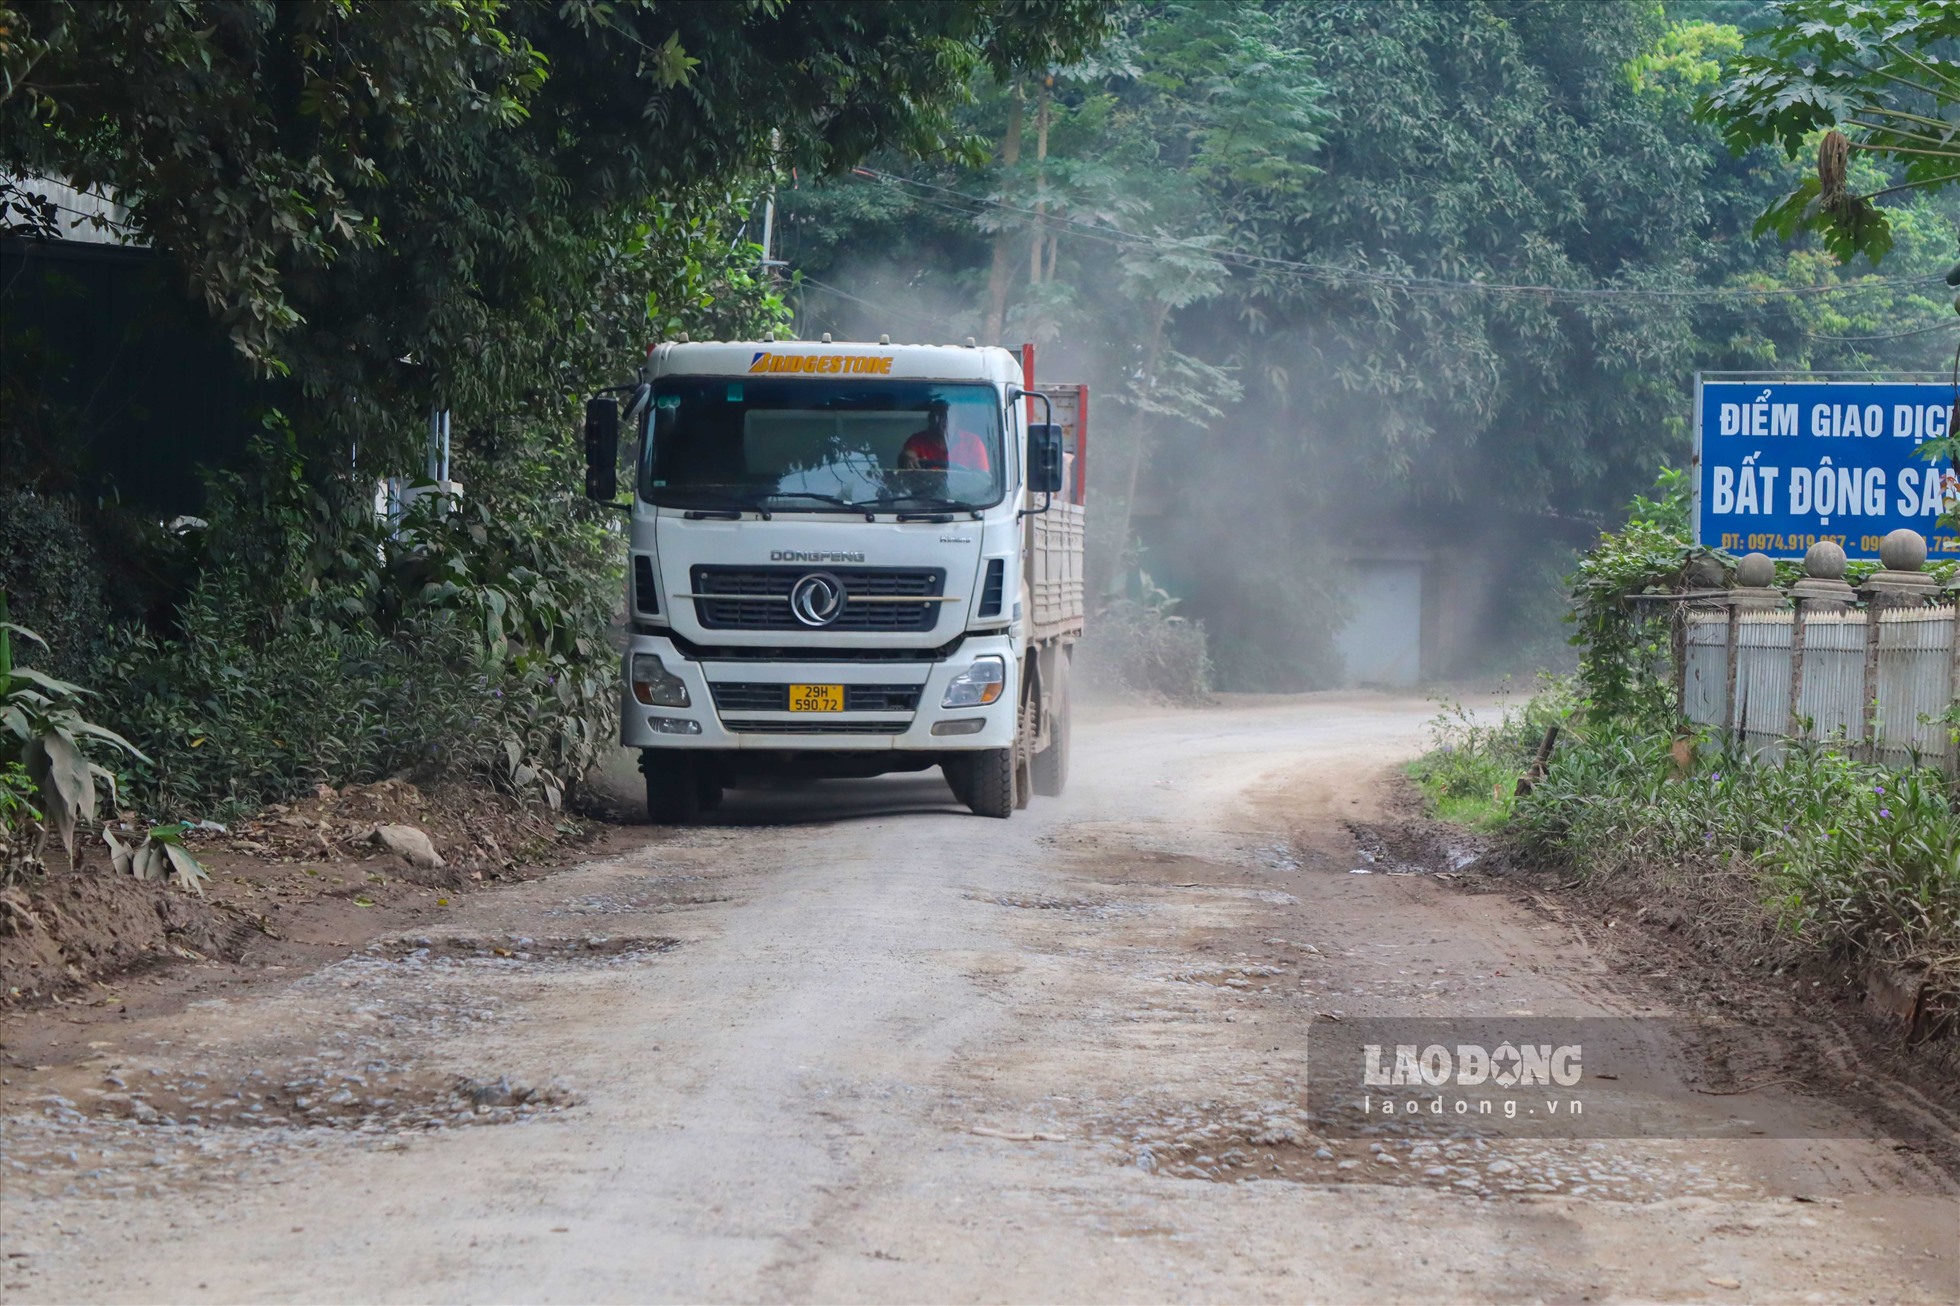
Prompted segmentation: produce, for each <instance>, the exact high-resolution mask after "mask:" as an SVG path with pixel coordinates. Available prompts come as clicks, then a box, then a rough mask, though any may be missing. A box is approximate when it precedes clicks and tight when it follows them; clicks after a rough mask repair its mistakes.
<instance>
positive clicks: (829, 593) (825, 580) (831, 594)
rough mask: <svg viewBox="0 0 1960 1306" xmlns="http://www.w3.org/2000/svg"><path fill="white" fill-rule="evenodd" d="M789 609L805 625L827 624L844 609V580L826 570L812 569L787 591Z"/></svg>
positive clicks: (835, 618)
mask: <svg viewBox="0 0 1960 1306" xmlns="http://www.w3.org/2000/svg"><path fill="white" fill-rule="evenodd" d="M789 610H790V611H791V612H793V613H795V614H796V619H797V620H798V621H800V622H802V623H803V624H804V625H806V626H828V625H829V624H830V623H831V622H833V621H835V620H837V618H838V617H839V616H840V615H841V614H842V613H843V611H844V582H843V581H841V580H839V579H837V577H835V576H833V575H831V574H830V573H829V572H827V571H813V572H811V573H810V574H809V575H808V576H805V577H804V578H803V579H801V580H799V581H797V582H796V584H795V585H793V586H791V587H790V591H789Z"/></svg>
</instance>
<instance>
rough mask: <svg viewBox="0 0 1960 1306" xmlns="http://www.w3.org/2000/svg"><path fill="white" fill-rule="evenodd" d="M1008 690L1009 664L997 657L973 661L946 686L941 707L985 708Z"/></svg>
mask: <svg viewBox="0 0 1960 1306" xmlns="http://www.w3.org/2000/svg"><path fill="white" fill-rule="evenodd" d="M1005 688H1007V663H1005V662H1004V661H1002V660H1001V659H999V658H997V657H983V658H975V659H973V665H972V666H970V667H968V668H967V669H966V670H964V671H962V672H960V674H959V675H957V676H954V677H953V683H952V684H950V685H948V686H946V697H945V699H944V701H942V702H941V703H940V704H939V706H941V707H985V706H986V705H987V704H989V703H991V702H993V701H994V700H995V699H997V698H999V697H1000V693H1001V691H1002V690H1003V689H1005Z"/></svg>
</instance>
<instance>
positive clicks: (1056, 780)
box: [1032, 673, 1069, 798]
mask: <svg viewBox="0 0 1960 1306" xmlns="http://www.w3.org/2000/svg"><path fill="white" fill-rule="evenodd" d="M1054 701H1055V706H1054V708H1053V709H1052V710H1051V714H1050V716H1049V720H1048V747H1046V748H1044V749H1042V750H1041V751H1040V752H1039V753H1036V754H1035V755H1034V765H1033V768H1032V769H1033V771H1034V791H1035V793H1037V794H1039V795H1041V796H1042V797H1043V798H1060V797H1061V796H1062V790H1064V789H1066V788H1067V787H1068V734H1069V730H1068V707H1069V703H1068V676H1067V675H1066V673H1064V674H1063V675H1061V676H1059V677H1058V678H1057V679H1056V681H1055V690H1054Z"/></svg>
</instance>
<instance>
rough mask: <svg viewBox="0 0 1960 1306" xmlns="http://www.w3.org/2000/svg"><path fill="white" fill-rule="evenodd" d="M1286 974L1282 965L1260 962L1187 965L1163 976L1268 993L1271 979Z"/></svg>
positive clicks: (1180, 980) (1183, 982)
mask: <svg viewBox="0 0 1960 1306" xmlns="http://www.w3.org/2000/svg"><path fill="white" fill-rule="evenodd" d="M1285 975H1286V967H1284V966H1268V965H1261V964H1256V963H1254V964H1246V965H1237V966H1232V965H1216V966H1188V967H1186V968H1185V969H1183V970H1179V971H1173V972H1171V973H1170V974H1168V975H1166V976H1164V978H1165V979H1167V980H1170V981H1171V982H1173V983H1177V984H1203V985H1207V986H1209V987H1211V988H1224V989H1235V990H1242V991H1248V992H1262V993H1269V992H1272V991H1273V984H1272V981H1273V980H1275V979H1280V978H1283V977H1284V976H1285Z"/></svg>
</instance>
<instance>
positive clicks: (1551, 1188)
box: [1084, 1101, 1753, 1202]
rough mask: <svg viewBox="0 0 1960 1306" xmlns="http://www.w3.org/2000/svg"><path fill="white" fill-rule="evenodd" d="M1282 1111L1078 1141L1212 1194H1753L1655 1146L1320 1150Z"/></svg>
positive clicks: (1156, 1117)
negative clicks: (1229, 1186) (1306, 1187)
mask: <svg viewBox="0 0 1960 1306" xmlns="http://www.w3.org/2000/svg"><path fill="white" fill-rule="evenodd" d="M1315 1124H1316V1122H1315V1121H1314V1119H1313V1117H1312V1116H1311V1115H1310V1113H1308V1112H1307V1111H1306V1109H1305V1108H1304V1107H1303V1106H1300V1105H1299V1104H1297V1103H1294V1102H1291V1101H1269V1102H1264V1103H1259V1104H1237V1105H1234V1104H1227V1103H1223V1102H1218V1101H1203V1102H1197V1103H1179V1104H1164V1105H1161V1106H1158V1107H1155V1108H1142V1109H1139V1108H1137V1107H1135V1106H1131V1107H1130V1109H1128V1110H1118V1111H1112V1112H1110V1113H1108V1114H1096V1115H1093V1116H1091V1118H1090V1120H1089V1123H1088V1125H1087V1127H1086V1129H1085V1130H1084V1133H1085V1134H1086V1135H1087V1137H1088V1138H1090V1139H1091V1140H1092V1141H1094V1142H1095V1143H1096V1144H1097V1145H1098V1146H1099V1147H1100V1149H1101V1150H1102V1151H1103V1153H1104V1155H1105V1156H1106V1157H1107V1158H1108V1159H1109V1160H1111V1161H1112V1162H1114V1163H1116V1164H1119V1165H1132V1166H1136V1167H1137V1168H1139V1169H1142V1170H1145V1171H1148V1172H1150V1173H1152V1174H1158V1175H1163V1176H1166V1177H1168V1178H1174V1179H1197V1180H1205V1181H1209V1182H1213V1183H1241V1182H1249V1181H1254V1180H1278V1181H1287V1182H1294V1183H1314V1184H1349V1183H1353V1184H1375V1185H1392V1186H1404V1187H1426V1188H1436V1189H1443V1190H1448V1191H1452V1192H1456V1193H1460V1194H1463V1195H1465V1196H1471V1197H1478V1198H1503V1197H1521V1196H1531V1195H1542V1196H1551V1195H1562V1196H1568V1197H1583V1198H1587V1199H1589V1200H1593V1201H1627V1202H1645V1201H1657V1200H1662V1199H1668V1198H1674V1197H1679V1196H1709V1197H1713V1196H1736V1195H1739V1194H1744V1193H1748V1192H1750V1191H1753V1190H1752V1189H1751V1188H1750V1187H1749V1185H1747V1184H1746V1183H1745V1182H1743V1181H1741V1180H1739V1179H1737V1178H1735V1177H1733V1176H1732V1175H1730V1174H1729V1173H1728V1172H1727V1171H1726V1170H1725V1169H1723V1168H1722V1167H1720V1166H1716V1165H1712V1164H1706V1163H1705V1162H1703V1161H1702V1160H1700V1159H1698V1158H1695V1157H1692V1156H1690V1155H1688V1154H1686V1153H1683V1152H1681V1150H1680V1147H1681V1146H1682V1145H1676V1144H1673V1143H1670V1142H1665V1141H1658V1140H1656V1141H1653V1142H1649V1143H1643V1144H1641V1145H1639V1146H1637V1147H1629V1145H1628V1144H1627V1142H1626V1140H1614V1141H1601V1140H1581V1139H1561V1140H1538V1139H1533V1140H1520V1139H1485V1138H1473V1137H1468V1136H1464V1135H1462V1134H1460V1133H1458V1134H1452V1133H1445V1132H1441V1131H1437V1132H1434V1133H1431V1132H1426V1131H1425V1129H1424V1127H1423V1126H1422V1125H1421V1124H1416V1123H1412V1124H1402V1123H1399V1122H1398V1123H1397V1124H1394V1125H1385V1126H1383V1127H1382V1128H1381V1130H1380V1132H1379V1133H1377V1134H1376V1135H1373V1136H1369V1137H1361V1138H1349V1137H1342V1138H1329V1137H1325V1136H1323V1135H1322V1134H1320V1133H1319V1132H1318V1131H1317V1130H1316V1128H1315Z"/></svg>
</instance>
